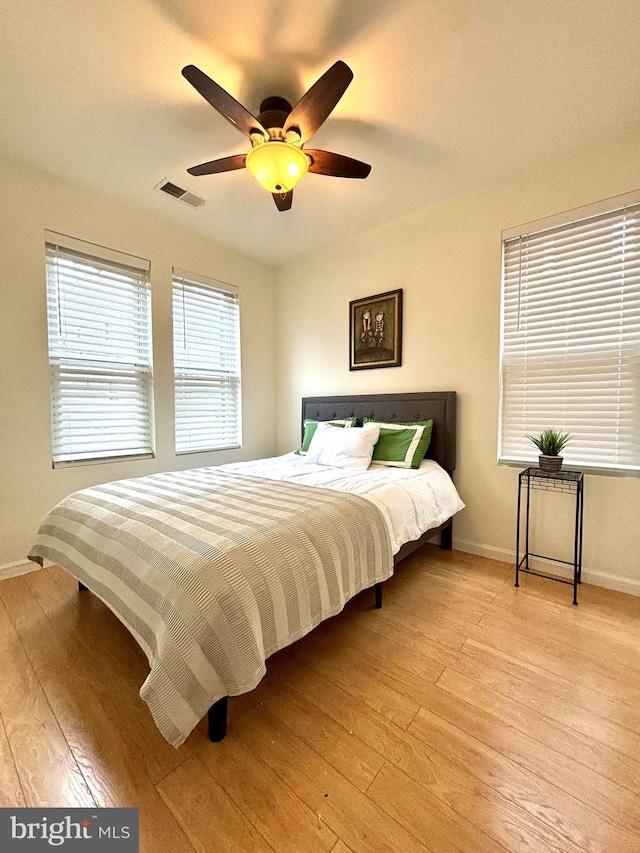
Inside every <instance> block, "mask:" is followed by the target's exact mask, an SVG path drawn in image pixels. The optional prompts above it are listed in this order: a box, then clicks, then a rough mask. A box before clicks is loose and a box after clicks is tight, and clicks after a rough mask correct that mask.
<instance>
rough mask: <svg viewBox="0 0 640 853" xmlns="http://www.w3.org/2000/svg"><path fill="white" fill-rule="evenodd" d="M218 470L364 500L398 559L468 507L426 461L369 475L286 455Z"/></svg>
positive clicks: (372, 470) (380, 467)
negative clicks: (375, 511) (415, 542)
mask: <svg viewBox="0 0 640 853" xmlns="http://www.w3.org/2000/svg"><path fill="white" fill-rule="evenodd" d="M220 469H221V470H225V471H231V472H234V473H236V474H246V475H249V476H252V477H264V478H266V479H268V480H284V481H287V482H291V483H299V484H301V485H306V486H316V487H320V488H323V489H333V490H335V491H338V492H350V493H352V494H356V495H361V496H362V497H363V498H366V499H367V500H369V501H371V503H373V504H375V505H376V506H377V507H378V509H379V510H380V511H381V513H382V514H383V516H384V518H385V521H386V522H387V526H388V528H389V535H390V537H391V545H392V548H393V553H394V554H397V552H398V551H399V550H400V548H401V547H402V545H404V543H405V542H411V541H412V540H414V539H418V538H419V537H420V536H422V534H423V533H425V532H426V531H427V530H431V529H432V528H434V527H438V526H439V525H440V524H442V523H443V522H445V521H446V520H447V519H448V518H451V516H452V515H455V513H457V512H459V511H460V510H461V509H463V508H464V504H463V502H462V501H461V500H460V496H459V495H458V492H457V490H456V487H455V486H454V485H453V481H452V480H451V477H449V475H448V474H447V472H446V471H445V470H444V469H443V468H441V467H440V465H438V463H437V462H434V461H433V460H431V459H424V460H423V461H422V463H421V465H420V468H416V469H405V468H388V467H386V466H384V465H376V464H375V463H373V464H372V465H370V466H369V468H368V469H367V470H366V471H349V470H345V469H344V468H332V467H328V466H326V465H316V464H313V463H310V462H308V461H307V460H306V457H304V456H298V455H297V454H295V453H286V454H285V455H284V456H274V457H271V458H269V459H256V460H252V461H250V462H231V463H229V464H227V465H221V466H220Z"/></svg>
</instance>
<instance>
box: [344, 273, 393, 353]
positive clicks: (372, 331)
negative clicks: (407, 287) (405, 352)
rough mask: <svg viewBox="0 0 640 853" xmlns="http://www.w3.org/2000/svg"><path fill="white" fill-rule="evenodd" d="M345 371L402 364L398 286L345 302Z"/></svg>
mask: <svg viewBox="0 0 640 853" xmlns="http://www.w3.org/2000/svg"><path fill="white" fill-rule="evenodd" d="M349 340H350V344H349V370H371V369H372V368H375V367H400V365H401V364H402V288H400V289H399V290H389V291H387V292H386V293H376V294H375V295H374V296H365V297H364V298H363V299H354V300H352V301H351V302H349Z"/></svg>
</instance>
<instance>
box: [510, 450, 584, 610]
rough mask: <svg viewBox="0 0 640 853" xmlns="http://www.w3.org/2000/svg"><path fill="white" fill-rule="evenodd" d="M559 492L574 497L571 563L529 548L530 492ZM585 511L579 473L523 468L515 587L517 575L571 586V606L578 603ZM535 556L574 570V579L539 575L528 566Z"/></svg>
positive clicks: (582, 482) (519, 499)
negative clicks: (522, 535)
mask: <svg viewBox="0 0 640 853" xmlns="http://www.w3.org/2000/svg"><path fill="white" fill-rule="evenodd" d="M523 491H524V493H525V496H526V499H525V535H524V554H523V556H522V558H521V557H520V528H521V516H522V494H523ZM532 491H545V492H560V493H563V494H568V495H573V496H574V498H575V525H574V536H573V561H570V560H559V559H558V558H557V557H550V556H547V555H546V554H536V553H534V552H533V551H532V550H531V548H530V538H529V519H530V511H531V492H532ZM583 510H584V474H583V472H582V471H559V472H558V473H557V474H547V473H546V472H545V471H541V470H540V468H533V467H532V468H525V470H524V471H521V472H520V474H519V475H518V526H517V530H516V584H515V585H516V586H520V574H521V573H522V572H524V573H525V574H528V575H536V576H537V577H540V578H547V580H552V581H557V582H558V583H564V584H568V585H569V586H572V587H573V603H574V604H577V603H578V584H579V583H581V581H582V520H583ZM530 557H537V558H538V559H541V560H549V561H550V562H553V563H562V564H563V565H565V566H571V567H572V568H573V580H571V579H568V578H559V577H555V576H554V575H547V574H545V573H544V572H538V571H535V570H534V569H532V568H531V567H530V566H529V558H530Z"/></svg>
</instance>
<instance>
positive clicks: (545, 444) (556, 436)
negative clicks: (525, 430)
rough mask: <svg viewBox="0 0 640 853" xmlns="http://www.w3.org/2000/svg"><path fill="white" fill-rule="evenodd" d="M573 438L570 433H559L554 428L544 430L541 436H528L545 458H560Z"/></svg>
mask: <svg viewBox="0 0 640 853" xmlns="http://www.w3.org/2000/svg"><path fill="white" fill-rule="evenodd" d="M572 437H573V436H571V435H569V433H568V432H558V430H557V429H554V428H553V427H548V428H547V429H545V430H543V431H542V432H541V433H540V435H537V436H536V435H528V436H527V438H528V439H529V441H532V442H533V443H534V444H535V446H536V447H537V448H538V450H539V451H540V453H541V454H542V455H543V456H560V454H561V453H562V451H563V450H564V448H565V446H566V445H567V444H568V443H569V442H570V441H571V439H572Z"/></svg>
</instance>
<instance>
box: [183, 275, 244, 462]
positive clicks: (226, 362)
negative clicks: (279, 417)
mask: <svg viewBox="0 0 640 853" xmlns="http://www.w3.org/2000/svg"><path fill="white" fill-rule="evenodd" d="M173 362H174V373H175V403H176V453H191V452H194V451H198V450H222V449H223V448H229V447H239V446H240V435H241V424H240V313H239V306H238V290H237V288H235V287H233V286H231V285H229V284H222V283H220V282H218V281H212V280H210V279H206V278H204V277H203V276H195V275H192V274H191V273H187V272H181V271H180V270H174V271H173Z"/></svg>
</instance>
